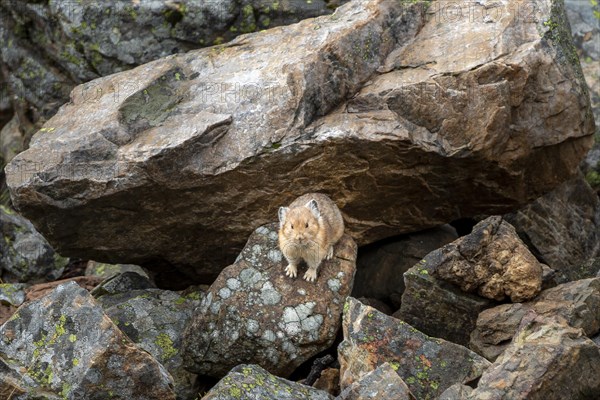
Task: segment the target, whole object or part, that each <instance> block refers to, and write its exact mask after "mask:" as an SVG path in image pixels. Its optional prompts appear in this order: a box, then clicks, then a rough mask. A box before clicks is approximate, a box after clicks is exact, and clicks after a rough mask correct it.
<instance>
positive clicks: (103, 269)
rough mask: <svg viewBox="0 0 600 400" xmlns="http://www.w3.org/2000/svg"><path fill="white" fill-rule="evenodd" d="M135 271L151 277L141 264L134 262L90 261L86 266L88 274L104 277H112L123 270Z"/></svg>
mask: <svg viewBox="0 0 600 400" xmlns="http://www.w3.org/2000/svg"><path fill="white" fill-rule="evenodd" d="M129 271H131V272H135V273H137V274H138V275H142V276H145V277H146V278H150V277H149V276H148V273H146V271H145V270H144V269H143V268H142V267H140V266H139V265H133V264H106V263H99V262H96V261H92V260H90V261H88V262H87V265H86V267H85V275H86V276H98V277H101V278H103V279H107V278H110V277H112V276H114V275H118V274H122V273H123V272H129Z"/></svg>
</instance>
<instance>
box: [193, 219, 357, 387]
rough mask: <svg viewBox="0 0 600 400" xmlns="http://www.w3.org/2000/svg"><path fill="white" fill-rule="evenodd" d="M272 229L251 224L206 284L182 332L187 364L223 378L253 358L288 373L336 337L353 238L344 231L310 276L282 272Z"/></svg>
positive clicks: (350, 272) (346, 289) (353, 259)
mask: <svg viewBox="0 0 600 400" xmlns="http://www.w3.org/2000/svg"><path fill="white" fill-rule="evenodd" d="M277 229H278V224H276V223H272V224H268V225H265V226H262V227H260V228H258V229H256V231H254V233H253V234H252V235H251V236H250V238H249V239H248V242H247V244H246V246H245V247H244V249H243V250H242V252H241V253H240V255H239V257H238V259H237V261H236V262H235V263H234V264H233V265H231V266H229V267H227V268H225V269H224V270H223V272H221V274H220V275H219V277H218V278H217V280H216V281H215V282H214V283H213V284H212V285H211V287H210V290H209V291H208V293H207V295H206V297H205V298H204V299H203V300H202V304H201V306H200V307H199V308H198V309H197V311H196V313H195V314H194V316H193V317H192V320H191V322H190V324H189V325H188V327H187V329H186V332H185V334H184V349H185V350H184V357H185V363H186V368H187V369H188V370H190V371H193V372H196V373H199V374H205V375H211V376H216V377H221V376H224V375H225V374H226V373H227V372H228V371H229V370H230V369H231V368H232V367H234V366H236V365H238V364H242V363H254V364H259V365H261V366H262V367H263V368H265V369H266V370H268V371H270V372H271V373H274V374H276V375H279V376H288V375H289V374H290V373H292V372H293V371H294V369H295V368H296V367H298V366H299V365H300V364H301V363H303V362H304V361H306V360H308V359H309V358H310V357H312V356H314V355H316V354H318V353H319V352H321V351H323V350H325V349H327V348H328V347H329V346H331V344H332V343H333V341H334V339H335V337H336V333H337V331H338V329H339V327H340V315H341V313H342V306H343V304H344V300H345V298H346V296H348V295H349V294H350V291H351V290H352V283H353V278H354V273H355V270H356V244H355V243H354V241H353V240H352V239H351V238H350V237H349V236H348V235H344V236H343V237H342V239H341V240H340V242H338V244H337V245H336V246H335V249H334V258H333V259H332V260H329V261H325V262H324V263H323V264H322V265H321V268H320V270H319V276H318V278H317V281H316V282H314V283H311V282H307V281H305V280H303V279H301V278H289V277H287V276H286V275H285V273H284V268H285V266H286V265H287V262H286V261H285V259H284V258H283V255H282V254H281V252H280V251H279V248H278V244H277ZM302 274H303V270H302V267H301V268H300V270H299V273H298V276H302Z"/></svg>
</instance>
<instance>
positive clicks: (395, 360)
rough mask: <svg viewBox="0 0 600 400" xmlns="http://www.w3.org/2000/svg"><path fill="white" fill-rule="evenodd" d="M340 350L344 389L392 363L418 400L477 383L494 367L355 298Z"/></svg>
mask: <svg viewBox="0 0 600 400" xmlns="http://www.w3.org/2000/svg"><path fill="white" fill-rule="evenodd" d="M343 329H344V341H343V342H342V343H341V344H340V345H339V347H338V357H339V361H340V385H341V387H342V392H343V391H344V389H345V388H346V387H348V386H349V385H352V384H353V383H354V382H356V381H359V380H360V379H361V378H362V377H363V376H365V375H366V374H368V373H369V372H371V371H373V370H375V369H376V368H377V367H379V366H380V365H382V364H384V363H385V362H388V363H389V364H390V365H391V366H392V368H393V369H394V370H396V372H397V373H398V375H400V377H401V378H402V380H403V381H404V382H406V384H407V385H408V387H409V389H410V391H411V393H412V394H413V395H414V396H415V397H416V398H417V399H435V398H436V397H437V396H439V395H440V394H441V393H442V392H443V391H444V390H446V389H447V388H448V387H450V386H451V385H453V384H455V383H468V382H471V381H474V380H476V379H477V378H478V377H479V376H481V374H482V372H483V371H484V370H485V369H486V368H487V367H488V366H489V365H490V362H489V361H487V360H486V359H485V358H483V357H481V356H479V355H477V354H476V353H474V352H472V351H471V350H469V349H467V348H465V347H462V346H460V345H457V344H454V343H450V342H447V341H445V340H443V339H437V338H433V337H429V336H427V335H425V334H423V333H421V332H419V331H418V330H417V329H415V328H413V327H412V326H410V325H408V324H407V323H406V322H404V321H401V320H398V319H396V318H392V317H389V316H387V315H385V314H383V313H381V312H379V311H377V310H375V309H374V308H372V307H369V306H365V305H363V304H362V303H360V302H359V301H358V300H356V299H354V298H352V297H350V298H348V300H347V302H346V304H345V306H344V320H343Z"/></svg>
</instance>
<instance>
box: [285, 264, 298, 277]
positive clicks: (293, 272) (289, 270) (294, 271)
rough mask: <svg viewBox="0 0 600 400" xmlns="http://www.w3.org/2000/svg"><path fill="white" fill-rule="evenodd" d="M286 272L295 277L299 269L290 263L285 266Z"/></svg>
mask: <svg viewBox="0 0 600 400" xmlns="http://www.w3.org/2000/svg"><path fill="white" fill-rule="evenodd" d="M285 274H286V275H287V276H289V277H290V278H295V277H296V276H297V275H298V269H297V268H296V266H295V265H292V264H290V265H288V266H287V267H285Z"/></svg>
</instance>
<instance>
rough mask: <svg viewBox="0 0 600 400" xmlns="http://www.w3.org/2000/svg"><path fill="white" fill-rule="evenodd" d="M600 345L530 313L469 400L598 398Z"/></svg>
mask: <svg viewBox="0 0 600 400" xmlns="http://www.w3.org/2000/svg"><path fill="white" fill-rule="evenodd" d="M599 376H600V347H598V346H597V345H596V344H595V343H594V342H593V341H591V340H590V339H589V338H587V337H585V336H583V334H582V331H581V330H580V329H575V328H572V327H569V326H567V325H566V324H564V323H563V322H561V321H557V320H554V319H552V318H547V317H542V316H539V315H536V314H535V312H530V313H528V315H526V316H525V317H524V318H523V321H522V322H521V326H520V327H519V329H518V331H517V334H516V335H515V337H514V338H513V340H512V342H511V344H510V346H509V347H508V348H507V349H506V350H505V351H504V353H502V355H501V356H500V357H498V359H497V360H496V361H495V362H494V364H492V366H491V367H490V368H488V369H487V371H485V372H484V373H483V375H482V376H481V379H480V380H479V383H478V384H477V388H476V389H475V390H474V391H473V392H471V394H470V395H469V397H468V399H470V400H481V399H511V400H565V399H590V400H591V399H598V398H600V379H598V377H599Z"/></svg>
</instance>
